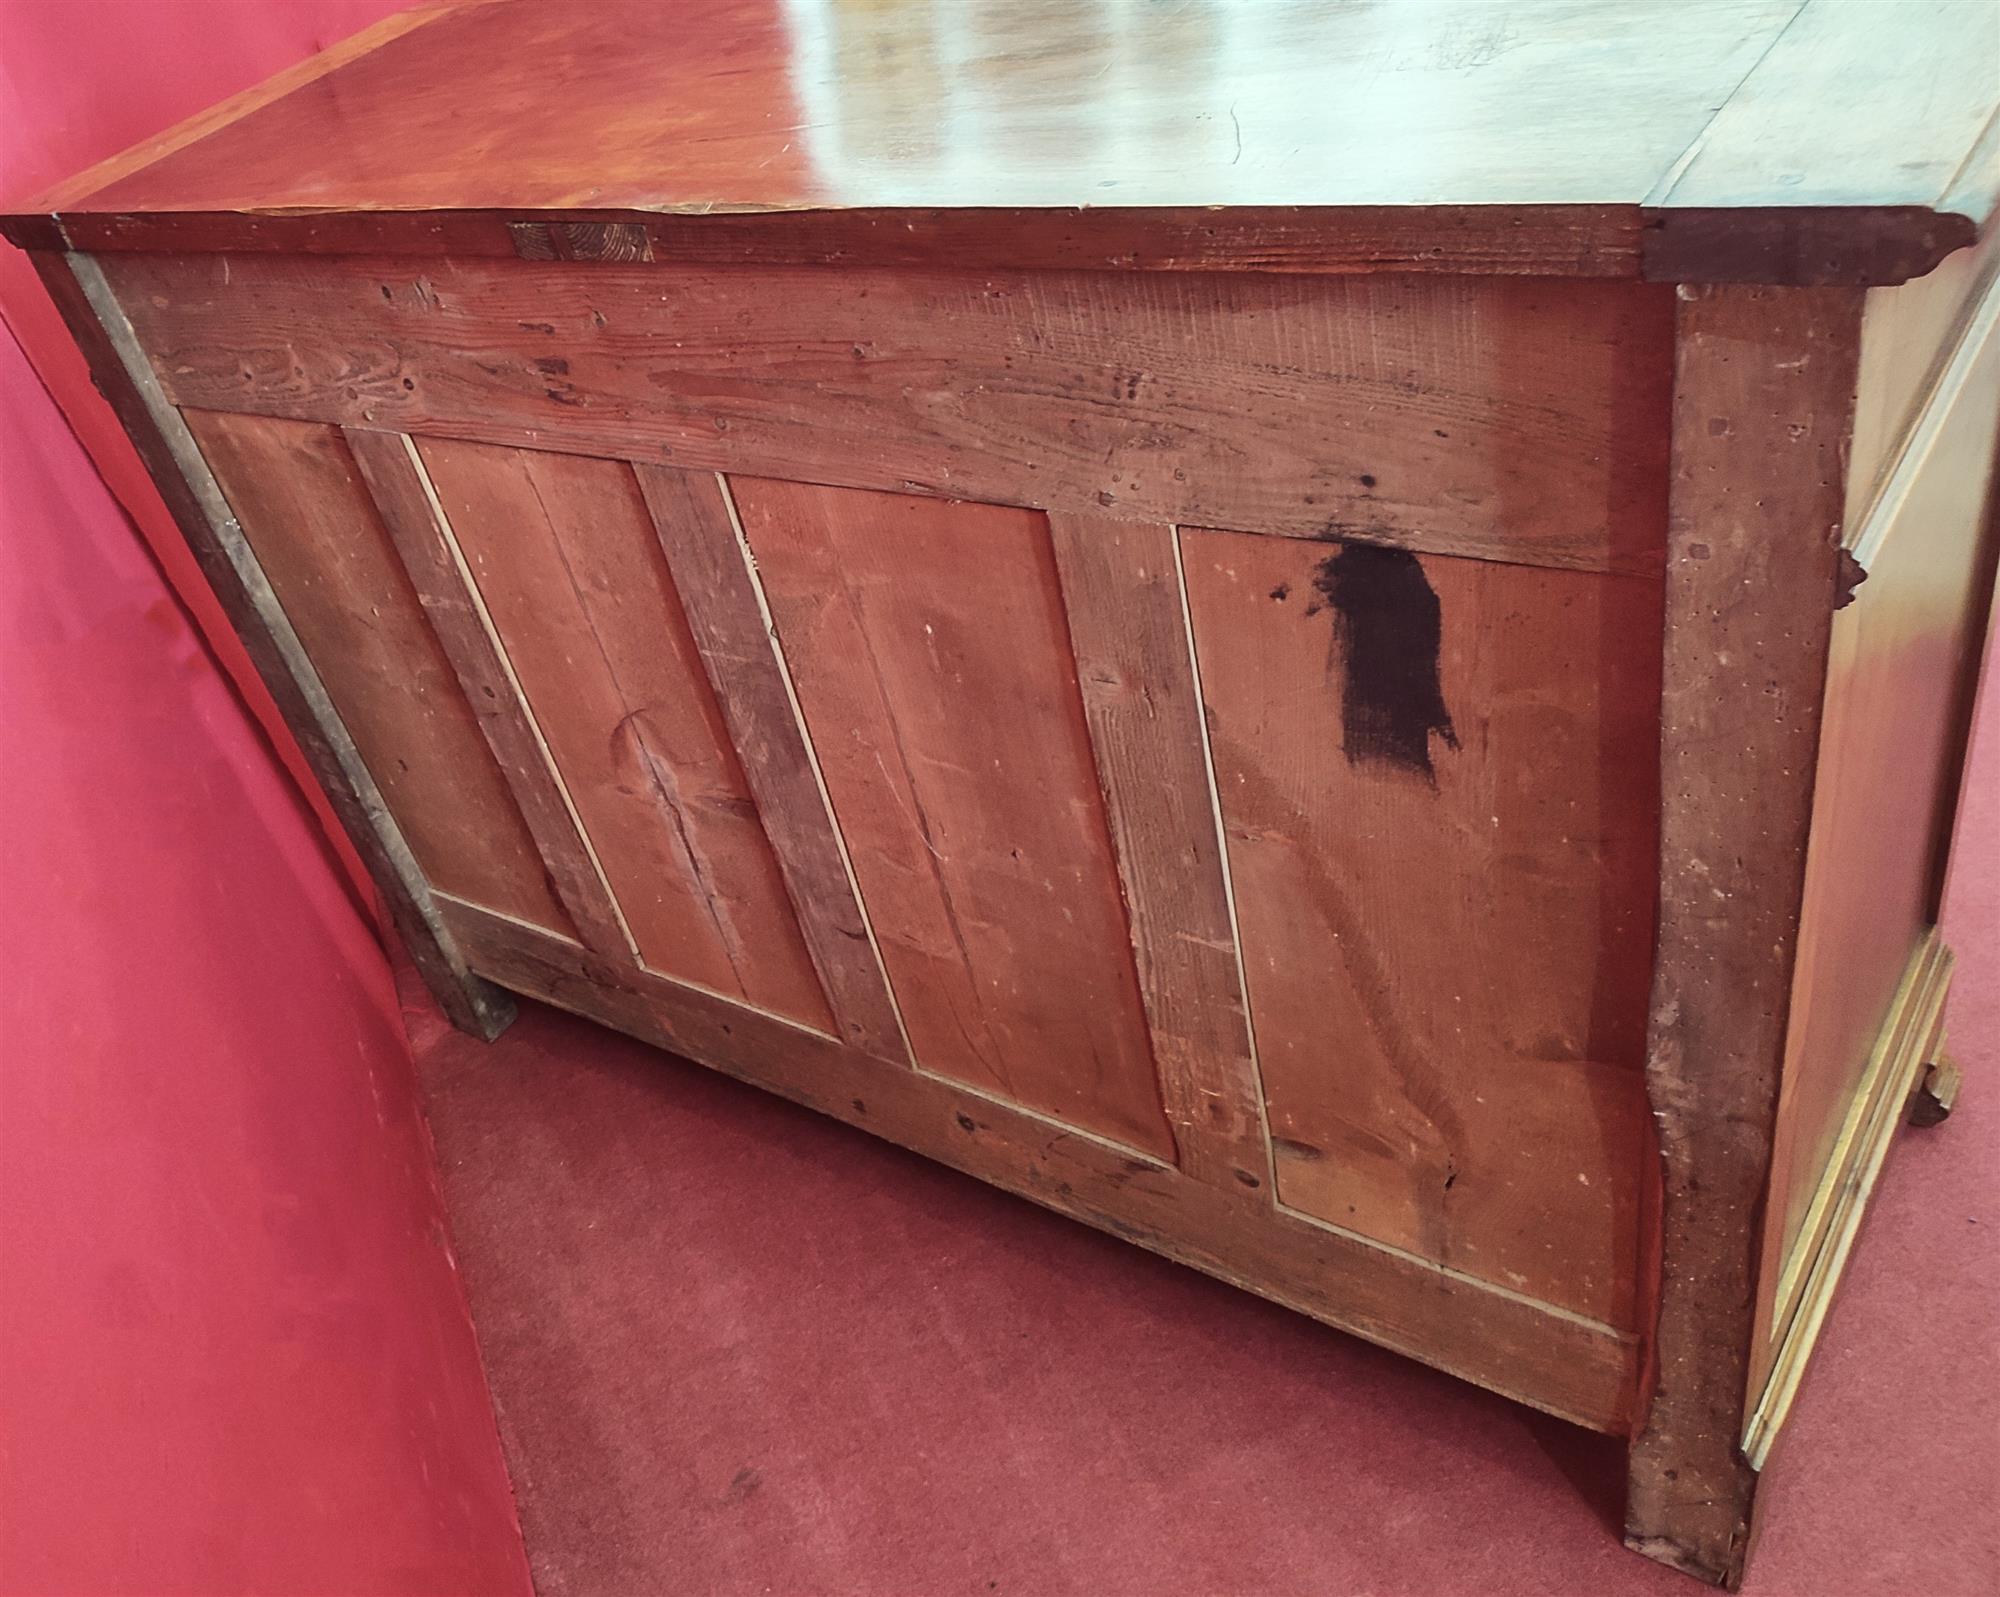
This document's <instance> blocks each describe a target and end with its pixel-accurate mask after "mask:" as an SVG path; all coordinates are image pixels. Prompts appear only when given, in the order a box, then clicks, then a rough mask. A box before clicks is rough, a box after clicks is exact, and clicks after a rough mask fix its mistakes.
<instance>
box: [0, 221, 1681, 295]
mask: <svg viewBox="0 0 2000 1597" xmlns="http://www.w3.org/2000/svg"><path fill="white" fill-rule="evenodd" d="M591 223H594V224H598V225H606V226H620V227H624V228H627V229H630V230H633V231H634V232H635V233H636V234H638V235H640V236H643V238H644V240H645V257H644V258H646V259H649V260H655V261H661V262H677V263H679V264H681V265H687V266H747V265H766V266H842V267H848V268H853V267H862V266H961V267H968V268H971V269H973V270H978V271H1001V270H1007V271H1028V270H1042V271H1071V270H1082V271H1140V272H1217V271H1221V272H1237V271H1244V272H1307V273H1344V272H1450V273H1454V274H1459V275H1468V274H1469V275H1475V276H1488V275H1498V276H1533V275H1549V276H1556V277H1625V278H1630V277H1637V276H1639V275H1640V274H1641V266H1642V259H1643V251H1644V246H1645V243H1646V241H1647V235H1648V224H1647V221H1646V218H1645V217H1644V215H1643V214H1642V213H1641V212H1640V210H1639V209H1638V207H1637V206H1631V205H1623V206H1620V205H1548V206H1537V207H1535V208H1533V209H1531V210H1508V209H1506V208H1505V207H1500V206H1488V205H1416V206H1404V205H1372V206H1356V207H1351V208H1343V209H1341V210H1339V211H1332V212H1329V211H1314V210H1303V209H1300V208H1299V207H1296V206H1245V207H1239V208H1235V209H1231V210H1227V211H1217V210H1214V209H1211V208H1189V207H1185V206H1179V207H1165V208H1162V207H1127V208H1122V209H1104V208H1102V207H1087V206H1069V207H1064V208H1059V209H1046V208H1044V209H1039V210H1032V211H1021V210H1006V209H1001V208H998V207H994V206H986V205H978V206H960V207H953V208H951V209H945V208H942V207H939V206H924V207H916V208H905V209H891V208H876V209H870V210H832V211H828V210H815V211H765V212H747V213H743V212H737V213H732V212H719V213H711V214H708V215H701V216H682V215H673V214H666V215H660V214H652V213H648V212H643V211H596V210H592V211H563V212H543V213H523V212H521V211H518V210H514V211H492V210H488V211H369V212H360V213H354V212H345V213H343V212H332V213H313V214H309V215H297V214H287V215H280V216H270V215H264V214H259V213H248V214H246V213H243V212H239V211H139V212H129V211H120V212H109V213H95V212H88V213H83V214H76V213H71V214H69V215H66V216H65V217H64V218H63V220H62V223H61V232H62V233H63V234H64V235H66V236H67V238H68V240H69V242H70V244H71V245H72V246H73V247H75V248H77V249H88V250H147V251H152V252H156V253H169V254H179V253H188V252H211V251H219V252H223V253H229V254H240V253H244V252H251V253H257V252H268V251H277V252H279V253H283V254H288V255H316V254H337V255H381V254H386V255H458V256H466V255H498V256H519V257H520V258H522V259H524V260H534V259H546V260H555V259H559V258H561V252H560V250H559V249H558V248H557V246H556V243H555V237H554V234H553V232H552V231H550V230H552V229H553V228H555V227H557V226H558V225H564V226H580V225H585V224H591ZM37 224H41V225H42V226H43V228H44V230H45V231H46V230H49V229H52V228H53V227H54V225H55V224H53V223H43V220H42V219H40V218H12V219H10V218H5V217H0V236H6V237H12V238H16V239H17V240H18V241H20V242H24V243H25V242H31V241H32V237H31V231H30V230H31V229H33V228H34V227H35V226H36V225H37ZM545 233H546V234H547V245H546V249H544V247H543V242H542V241H543V236H544V234H545ZM524 237H525V238H527V239H528V240H529V241H530V242H529V247H526V248H524V247H523V238H524Z"/></svg>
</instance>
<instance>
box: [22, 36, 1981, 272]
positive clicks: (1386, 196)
mask: <svg viewBox="0 0 2000 1597" xmlns="http://www.w3.org/2000/svg"><path fill="white" fill-rule="evenodd" d="M1996 106H2000V7H1996V6H1994V5H1993V3H1992V0H1804V3H1801V0H1682V3H1681V4H1678V5H1675V6H1672V7H1665V6H1659V5H1656V4H1650V3H1645V0H1600V3H1597V4H1579V3H1577V0H902V3H898V0H676V3H672V4H661V3H659V0H592V3H590V4H563V3H555V0H486V3H480V0H469V3H463V4H454V5H444V6H438V7H433V8H430V9H424V10H417V11H411V12H405V13H402V14H400V15H398V16H395V17H392V18H389V19H387V20H386V21H384V22H383V23H380V24H378V25H377V26H376V27H375V28H373V29H371V30H369V31H368V32H367V33H364V34H362V35H359V36H357V37H356V38H355V39H352V40H349V41H347V42H346V43H345V44H342V45H340V46H337V47H335V48H334V49H332V50H329V51H327V52H326V53H324V54H322V55H320V56H317V57H315V58H313V59H312V60H310V61H308V62H305V63H302V64H301V65H300V66H298V67H296V68H293V69H292V70H291V71H289V72H287V73H284V74H281V75H280V76H279V77H277V78H274V79H272V80H271V81H270V82H268V83H266V84H264V85H262V86H260V87H259V88H256V89H253V90H251V91H249V92H248V93H246V94H244V95H241V96H239V97H237V98H236V99H235V100H233V101H230V102H227V103H226V104H224V105H222V106H218V107H216V108H215V109H214V110H213V111H210V112H208V113H205V114H204V115H202V116H199V117H197V118H195V119H193V120H192V121H190V122H188V123H186V124H183V125H182V126H181V127H180V128H177V129H174V130H172V131H171V132H169V133H167V134H164V135H162V136H161V137H159V138H157V139H155V140H152V141H149V142H148V143H146V144H144V145H141V146H139V147H137V148H135V149H134V150H131V151H128V152H126V154H124V155H122V156H118V157H115V158H113V159H112V160H110V161H108V162H105V163H103V164H102V165H100V166H99V167H97V168H94V169H93V170H91V171H90V172H87V173H84V174H82V175H80V176H79V177H77V178H75V179H73V180H71V181H70V182H68V183H66V184H63V185H60V186H59V187H58V188H56V189H54V190H51V191H49V192H48V193H47V194H44V195H41V196H38V197H37V198H36V199H35V200H34V201H32V202H30V203H29V204H28V206H27V207H26V208H25V210H24V211H23V213H22V214H21V215H19V216H17V217H16V218H14V219H13V220H12V222H11V224H10V226H9V228H8V232H9V234H10V236H12V237H14V238H16V239H17V241H20V242H24V243H40V244H51V243H53V244H69V245H74V246H77V247H86V248H100V249H101V248H117V247H126V248H151V247H162V246H163V244H171V246H172V247H180V248H239V247H263V248H283V247H292V248H334V247H340V248H352V247H357V244H367V243H369V242H371V241H372V242H374V243H377V244H379V246H380V247H382V248H385V249H416V250H420V251H421V250H423V249H425V248H430V249H435V250H443V249H452V250H454V251H456V250H458V249H462V248H463V243H462V240H464V239H467V238H474V237H489V238H493V239H497V238H498V237H499V234H498V233H497V232H493V231H491V229H490V228H489V229H488V230H487V231H486V232H483V233H482V232H481V230H480V227H479V225H478V224H479V223H481V222H489V223H492V224H493V225H494V226H504V224H505V222H506V221H507V220H508V219H516V220H518V219H521V218H532V217H538V216H539V217H548V216H549V215H550V214H551V213H565V214H573V213H577V212H584V213H590V214H591V215H592V216H593V217H595V218H597V219H600V220H601V219H605V218H612V217H618V216H633V217H641V218H645V219H647V220H646V221H645V222H644V223H642V224H640V226H641V230H642V231H645V232H649V233H651V234H653V235H659V234H661V233H663V232H664V233H667V234H671V235H672V236H673V237H674V238H676V239H688V238H690V237H696V236H698V235H697V233H696V230H695V229H694V228H693V227H692V226H691V223H692V221H693V220H694V219H715V218H721V219H723V220H721V221H719V222H712V225H710V226H709V227H708V228H707V229H706V234H707V237H708V239H709V244H708V246H706V247H709V248H713V247H715V244H716V241H719V240H722V239H725V238H726V239H730V240H736V241H741V243H740V247H741V248H742V249H743V250H744V251H746V252H747V253H749V254H751V255H763V254H765V250H764V249H763V248H762V246H760V243H759V241H760V240H761V241H770V240H780V239H782V240H786V241H789V243H787V244H786V245H785V246H784V248H781V249H780V250H779V251H778V253H779V254H781V255H782V254H784V253H785V252H786V250H787V249H789V250H791V251H794V252H803V253H804V254H806V255H808V256H812V255H813V253H814V251H815V250H817V251H818V256H817V257H815V258H829V259H837V258H843V256H842V251H843V250H845V251H847V252H848V253H850V254H851V253H853V252H855V251H856V250H857V249H858V250H859V252H860V253H862V254H875V255H880V254H883V253H885V252H891V251H900V252H902V253H903V254H904V255H908V256H925V255H932V256H945V255H950V254H953V253H954V252H963V253H965V254H967V255H968V257H969V256H970V255H972V254H974V253H976V250H975V246H974V237H975V234H974V231H973V229H972V227H971V223H972V221H973V219H974V218H975V217H978V218H982V219H983V226H982V227H981V228H980V229H979V230H978V235H977V236H979V237H983V238H985V239H987V240H989V241H990V240H991V239H993V238H995V237H997V236H1001V235H1004V234H1005V233H1006V232H1007V231H1008V224H1009V223H1010V222H1013V223H1017V224H1021V225H1024V226H1027V227H1028V228H1029V230H1030V231H1031V232H1032V233H1033V234H1035V236H1036V237H1037V238H1041V239H1042V240H1043V242H1042V243H1041V244H1034V243H1033V242H1032V241H1029V242H1027V243H1022V242H1019V241H1017V242H1016V243H1015V244H1013V245H1007V246H1003V248H1002V253H1003V254H1014V255H1019V254H1022V253H1023V252H1024V251H1025V252H1026V253H1028V254H1033V253H1035V252H1036V251H1037V250H1042V251H1044V252H1046V251H1047V250H1048V249H1050V248H1052V247H1053V246H1052V245H1051V244H1049V242H1048V236H1049V233H1050V229H1051V227H1052V226H1053V225H1054V224H1056V223H1057V221H1058V220H1060V222H1061V225H1062V228H1063V229H1064V230H1065V231H1064V232H1063V237H1064V238H1065V239H1067V241H1068V243H1067V245H1066V246H1065V247H1066V248H1067V249H1068V250H1069V251H1070V253H1071V254H1072V255H1074V254H1077V253H1078V252H1080V253H1081V256H1082V257H1083V258H1085V259H1086V260H1088V261H1089V262H1091V263H1093V264H1104V265H1133V266H1140V267H1145V266H1158V265H1162V264H1169V265H1175V264H1178V265H1193V266H1203V265H1208V266H1236V265H1249V266H1266V267H1269V266H1273V265H1279V266H1292V267H1296V268H1299V269H1306V270H1327V269H1369V268H1374V269H1413V268H1414V269H1424V268H1442V269H1449V270H1509V271H1553V272H1564V273H1576V272H1581V273H1583V274H1585V275H1598V276H1606V275H1627V276H1651V277H1660V278H1706V279H1724V280H1728V279H1735V280H1751V281H1756V280H1769V281H1790V282H1875V281H1893V280H1898V279H1900V278H1901V277H1906V276H1910V275H1914V274H1915V273H1916V272H1919V271H1922V270H1927V269H1928V267H1929V266H1930V265H1931V264H1933V263H1934V262H1935V261H1936V260H1937V259H1938V258H1940V257H1941V256H1942V255H1943V254H1944V253H1946V252H1948V251H1949V250H1950V249H1952V248H1956V247H1958V246H1959V245H1962V244H1964V243H1965V242H1967V241H1968V240H1969V239H1970V238H1971V237H1972V236H1974V234H1975V233H1976V232H1977V230H1978V229H1979V227H1980V226H1981V225H1982V224H1983V223H1984V221H1985V219H1986V217H1987V215H1988V214H1989V213H1990V212H1991V210H1992V209H1993V207H1994V199H1995V194H1994V190H1995V188H1996V186H2000V132H1996V127H1995V110H1996ZM51 217H59V218H62V219H63V220H62V222H61V223H60V224H56V223H51V222H50V221H49V220H48V219H49V218H51ZM777 217H783V218H785V220H784V221H783V222H779V221H776V220H774V218H777ZM328 218H348V219H349V220H348V222H347V224H346V225H345V226H344V227H330V226H329V225H328V222H327V219H328ZM419 218H421V219H422V220H421V221H419V220H417V219H419ZM746 218H762V220H761V221H750V220H746ZM71 219H76V225H75V226H74V227H72V226H70V222H71ZM232 219H233V220H232ZM250 219H254V224H253V222H252V221H251V220H250ZM358 219H368V220H369V222H370V227H364V226H363V221H362V220H358ZM676 219H682V220H676ZM895 219H900V220H901V222H902V223H903V227H904V233H905V236H904V237H903V238H902V239H901V240H900V241H898V242H896V243H894V244H892V243H891V241H890V236H889V234H890V232H891V231H893V228H894V226H895ZM1203 219H1206V220H1207V221H1208V222H1209V224H1210V225H1211V226H1212V227H1213V228H1214V229H1215V230H1216V231H1215V232H1213V233H1211V234H1207V235H1204V234H1203V233H1202V232H1201V226H1200V224H1201V222H1202V221H1203ZM864 222H866V223H868V224H869V225H868V226H866V227H864V226H863V223H864ZM656 224H658V225H656ZM57 227H61V228H64V229H66V231H61V232H57V231H54V230H55V229H56V228H57ZM371 228H372V232H371V230H370V229H371ZM426 228H428V229H429V233H428V236H429V238H430V239H431V241H432V242H431V244H430V245H428V246H426V245H425V244H424V243H423V239H424V237H425V236H426V235H425V231H424V230H425V229H426ZM870 238H872V243H867V244H862V245H857V244H856V243H855V242H854V241H855V240H857V239H870ZM315 239H317V240H318V242H315ZM801 241H804V242H801ZM842 241H845V242H842ZM933 246H935V247H933ZM1259 252H1262V257H1269V258H1260V254H1259ZM1058 253H1060V252H1058ZM1167 257H1171V259H1165V258H1167ZM1244 257H1247V258H1244Z"/></svg>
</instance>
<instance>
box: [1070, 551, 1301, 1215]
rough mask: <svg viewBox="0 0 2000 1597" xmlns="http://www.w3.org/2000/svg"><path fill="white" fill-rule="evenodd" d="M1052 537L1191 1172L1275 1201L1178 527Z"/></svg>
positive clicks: (1173, 1118)
mask: <svg viewBox="0 0 2000 1597" xmlns="http://www.w3.org/2000/svg"><path fill="white" fill-rule="evenodd" d="M1049 531H1050V534H1051V538H1052V541H1053V544H1054V549H1055V557H1056V568H1057V570H1058V572H1059V573H1060V574H1061V580H1062V597H1063V609H1064V613H1065V614H1066V616H1067V617H1068V621H1069V641H1070V646H1071V648H1072V650H1073V651H1074V653H1075V657H1076V673H1077V681H1078V684H1079V686H1080V688H1081V690H1082V694H1083V710H1084V716H1085V719H1086V721H1087V722H1088V724H1089V727H1090V741H1091V748H1092V751H1093V753H1094V756H1095V764H1096V767H1097V776H1098V781H1099V785H1100V787H1101V788H1102V790H1103V794H1104V812H1105V816H1106V818H1107V819H1108V820H1109V822H1110V826H1111V838H1112V842H1113V845H1114V846H1115V848H1116V851H1117V859H1118V879H1119V882H1120V885H1121V886H1122V887H1123V889H1124V894H1125V908H1126V913H1127V915H1128V916H1129V918H1130V921H1131V927H1132V948H1133V953H1134V956H1135V957H1136V959H1137V962H1138V973H1139V986H1140V990H1141V991H1142V992H1143V993H1144V995H1145V999H1146V1015H1147V1019H1148V1022H1149V1024H1150V1025H1151V1027H1152V1036H1153V1059H1154V1063H1155V1065H1156V1066H1157V1068H1158V1071H1159V1078H1160V1094H1161V1098H1162V1100H1163V1102H1164V1104H1165V1107H1166V1112H1167V1119H1168V1121H1169V1122H1171V1123H1172V1125H1173V1128H1174V1143H1175V1146H1176V1147H1177V1148H1178V1149H1179V1152H1180V1168H1181V1169H1182V1171H1184V1172H1185V1173H1186V1174H1188V1175H1190V1176H1192V1177H1193V1178H1194V1179H1195V1180H1197V1181H1205V1182H1208V1183H1209V1184H1211V1185H1213V1186H1218V1187H1222V1188H1224V1189H1225V1190H1233V1191H1237V1192H1244V1191H1248V1192H1261V1193H1265V1194H1267V1195H1268V1193H1269V1191H1270V1182H1271V1155H1270V1146H1269V1142H1268V1140H1267V1138H1266V1136H1265V1132H1264V1106H1263V1101H1262V1088H1261V1087H1260V1086H1259V1085H1258V1081H1257V1067H1256V1061H1255V1058H1254V1056H1253V1054H1252V1050H1251V1046H1250V1029H1249V1020H1248V1016H1247V1015H1246V1013H1245V1011H1244V1005H1243V982H1242V975H1241V971H1240V969H1239V962H1238V956H1237V947H1236V926H1235V921H1234V917H1233V916H1232V915H1231V913H1230V907H1229V890H1228V886H1227V884H1226V882H1225V880H1224V876H1223V872H1224V863H1223V858H1222V846H1221V839H1220V837H1219V835H1218V831H1217V822H1216V816H1215V813H1214V799H1213V795H1212V784H1211V781H1210V776H1209V769H1208V753H1207V749H1206V747H1205V744H1204V740H1203V733H1202V720H1201V715H1202V710H1201V702H1200V698H1199V696H1198V694H1197V692H1196V689H1195V680H1194V666H1193V658H1192V647H1191V644H1190V642H1189V638H1188V629H1187V620H1186V614H1185V609H1186V606H1185V602H1184V600H1183V597H1182V594H1181V582H1180V559H1179V555H1178V552H1177V551H1176V549H1175V547H1174V536H1175V535H1174V529H1173V528H1171V527H1167V526H1161V525H1158V524H1156V523H1150V522H1131V521H1114V520H1112V519H1110V518H1109V517H1106V516H1074V515H1055V516H1051V517H1050V518H1049Z"/></svg>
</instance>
